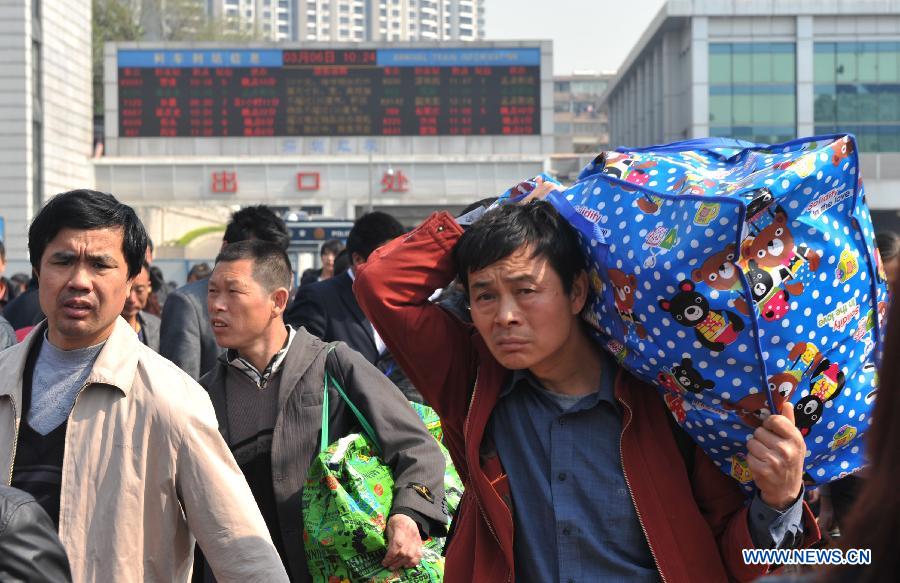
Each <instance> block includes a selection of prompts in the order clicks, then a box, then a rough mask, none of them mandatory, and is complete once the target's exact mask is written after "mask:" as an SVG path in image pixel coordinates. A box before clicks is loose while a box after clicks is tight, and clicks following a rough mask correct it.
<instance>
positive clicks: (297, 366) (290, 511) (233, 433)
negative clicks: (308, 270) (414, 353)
mask: <svg viewBox="0 0 900 583" xmlns="http://www.w3.org/2000/svg"><path fill="white" fill-rule="evenodd" d="M290 282H291V266H290V262H289V261H288V257H287V254H286V253H285V252H284V250H283V249H281V248H280V247H279V246H278V245H274V244H272V243H267V242H264V241H243V242H240V243H234V244H232V245H229V246H227V247H225V249H224V250H223V251H222V252H221V253H220V254H219V257H218V258H217V259H216V266H215V268H214V270H213V274H212V276H211V277H210V280H209V300H208V309H209V317H210V321H211V323H212V328H213V332H214V333H215V335H216V341H217V342H218V343H219V346H223V347H225V348H228V351H227V352H226V353H225V354H223V355H222V356H221V357H219V360H218V362H217V363H216V366H215V367H214V368H213V369H212V370H211V371H210V372H209V373H207V374H206V375H205V376H203V378H201V379H200V384H201V385H203V387H204V388H206V390H207V391H208V392H209V396H210V398H211V399H212V401H213V406H214V407H215V409H216V416H217V417H218V419H219V429H220V431H221V432H222V435H223V437H224V438H225V441H226V442H227V443H228V445H229V447H230V448H231V450H232V452H233V453H234V455H235V458H236V459H237V461H238V465H239V466H240V467H241V469H242V470H243V472H244V475H245V476H246V477H247V481H248V482H249V483H250V489H251V490H252V491H253V494H254V496H255V497H256V501H257V503H258V504H259V507H260V509H261V510H262V513H263V517H264V518H265V520H266V523H267V525H268V527H269V531H270V532H271V533H272V539H273V541H274V542H275V546H276V547H277V548H278V550H279V553H280V554H281V557H282V560H284V563H285V566H286V567H287V570H288V573H289V575H290V577H291V579H292V580H294V581H309V580H310V575H309V571H308V569H307V566H306V558H305V557H306V555H305V553H304V548H303V518H302V515H301V504H300V497H301V492H302V488H303V485H304V483H305V481H306V476H307V471H308V469H309V465H310V463H311V462H312V460H313V458H314V457H315V456H316V454H317V453H318V445H319V433H320V431H321V427H322V395H323V391H324V387H325V371H326V370H327V371H328V372H329V373H330V374H331V375H332V376H333V377H334V378H335V379H336V380H337V382H338V383H340V385H341V386H342V387H343V389H344V391H345V393H346V394H347V396H348V397H349V398H350V400H351V401H352V402H353V404H354V405H355V406H356V407H357V408H358V409H359V410H360V411H361V412H362V413H363V415H364V416H365V418H366V420H367V421H368V422H369V424H370V425H371V426H372V427H373V429H374V431H375V433H376V435H377V438H378V441H379V443H380V444H381V448H382V452H381V458H382V459H383V460H384V462H385V463H386V464H387V465H389V466H390V467H391V470H392V473H393V477H394V493H393V504H392V508H391V513H390V516H389V518H388V521H387V527H386V530H385V534H386V537H387V543H388V548H387V553H386V556H385V557H384V560H383V564H384V566H386V567H388V568H391V569H401V568H405V567H412V566H415V565H416V564H418V562H419V560H420V559H421V556H422V541H423V540H424V539H426V538H428V537H429V536H432V535H442V534H444V533H445V532H446V522H447V516H446V514H445V513H444V504H443V498H444V488H443V484H444V460H443V457H442V455H441V452H440V449H439V448H438V446H437V443H436V442H435V441H434V439H433V438H432V437H431V435H430V434H429V433H428V431H427V430H426V429H425V426H424V425H423V424H422V421H421V420H420V419H419V417H418V416H417V415H416V414H415V412H413V410H412V408H411V407H410V406H409V404H408V403H407V402H406V400H405V399H404V397H403V394H402V393H401V392H400V391H399V389H397V387H396V386H394V385H393V384H392V383H391V381H390V380H388V378H387V377H386V376H385V375H384V374H382V373H381V371H380V370H378V369H377V368H376V367H375V366H374V365H372V364H370V363H369V362H368V361H366V359H365V358H364V357H363V356H362V355H361V354H359V353H358V352H356V351H355V350H352V349H351V348H349V347H348V346H347V345H346V344H344V343H343V342H338V343H336V344H329V343H326V342H324V341H322V340H320V339H319V338H316V337H315V336H313V335H311V334H309V333H308V332H306V331H305V330H303V329H299V330H294V329H293V328H290V327H288V326H286V325H285V323H284V320H283V314H284V310H285V307H286V305H287V301H288V290H289V289H290ZM331 348H333V351H332V350H330V349H331ZM329 391H330V392H329V419H330V424H329V432H330V435H329V443H330V442H332V441H334V440H336V439H338V438H341V437H344V436H346V435H348V434H350V433H358V432H360V431H361V429H360V427H359V423H358V421H357V419H356V417H355V416H354V415H353V413H352V412H351V410H350V409H349V408H348V407H347V405H346V404H345V403H344V401H343V400H342V398H341V396H340V395H339V394H338V392H337V391H336V390H335V389H334V388H330V389H329ZM276 420H277V421H278V422H277V423H276Z"/></svg>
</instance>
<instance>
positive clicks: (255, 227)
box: [222, 204, 291, 251]
mask: <svg viewBox="0 0 900 583" xmlns="http://www.w3.org/2000/svg"><path fill="white" fill-rule="evenodd" d="M222 238H223V239H224V240H225V242H226V243H229V244H231V243H237V242H238V241H247V240H249V239H259V240H260V241H268V242H269V243H274V244H276V245H278V246H279V247H281V249H282V250H284V251H287V248H288V245H290V243H291V236H290V234H289V233H288V229H287V225H285V224H284V220H282V218H281V217H279V216H278V215H276V214H275V212H274V211H272V209H270V208H269V207H267V206H266V205H264V204H259V205H255V206H248V207H244V208H242V209H241V210H239V211H237V212H236V213H234V214H233V215H231V220H230V221H228V226H227V227H225V235H224V236H223V237H222Z"/></svg>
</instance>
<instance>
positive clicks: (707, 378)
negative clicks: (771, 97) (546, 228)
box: [549, 135, 887, 492]
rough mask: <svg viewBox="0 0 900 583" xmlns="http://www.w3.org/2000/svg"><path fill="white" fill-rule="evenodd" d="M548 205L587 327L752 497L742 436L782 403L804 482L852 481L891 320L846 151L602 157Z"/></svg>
mask: <svg viewBox="0 0 900 583" xmlns="http://www.w3.org/2000/svg"><path fill="white" fill-rule="evenodd" d="M549 200H550V201H551V202H552V203H553V204H554V205H555V206H556V207H557V208H558V209H559V210H560V211H561V212H562V214H563V215H565V216H566V218H567V219H568V220H569V221H570V222H571V223H572V224H573V225H574V226H575V227H576V228H577V229H578V231H579V233H580V234H581V240H582V244H583V246H584V250H585V253H586V255H587V257H588V259H589V277H590V282H591V288H592V291H593V294H594V295H593V297H592V299H591V304H590V305H589V306H588V307H587V308H586V310H585V317H586V318H587V320H588V321H589V322H590V323H591V325H592V326H593V327H594V329H595V330H596V331H597V333H598V335H599V337H600V338H601V341H602V342H603V343H604V345H605V346H606V348H607V349H608V350H609V351H610V352H612V353H613V354H614V355H616V357H617V358H618V360H619V361H620V362H621V363H622V365H623V366H625V367H626V368H628V369H629V370H630V371H632V372H633V373H634V374H636V375H637V376H638V377H640V378H642V379H644V380H646V381H649V382H651V383H653V384H655V385H656V386H657V387H658V388H659V390H660V392H661V394H662V396H663V398H664V399H665V402H666V404H667V406H668V408H669V410H670V411H671V413H672V415H673V416H674V417H675V419H676V420H677V421H678V423H679V424H680V425H681V426H682V427H683V428H684V429H685V430H686V431H687V432H688V434H690V435H691V437H692V438H693V439H694V440H695V441H696V442H697V443H698V444H699V445H700V446H701V447H702V448H703V449H704V450H705V451H706V453H707V454H708V455H709V456H710V457H711V458H712V460H713V461H714V462H715V463H716V465H717V466H718V467H719V468H720V469H721V470H722V471H723V472H725V473H726V474H729V475H731V476H732V477H734V478H735V479H736V480H738V481H739V482H741V483H742V484H743V485H744V486H745V489H746V490H747V491H748V492H751V491H752V479H753V476H751V475H750V471H749V469H748V467H747V463H746V460H745V455H746V441H747V439H749V437H750V435H751V434H752V432H753V430H754V429H755V428H756V427H759V425H760V424H761V422H762V420H763V419H765V418H766V416H768V415H769V414H770V413H771V412H772V411H774V410H781V408H782V407H784V406H789V407H793V408H794V411H795V415H796V423H797V427H798V428H799V429H800V432H801V433H802V434H803V436H804V438H805V440H806V446H807V449H808V454H807V458H806V461H805V468H804V469H805V472H806V474H805V479H806V482H807V484H809V485H812V484H822V483H826V482H829V481H831V480H834V479H836V478H838V477H841V476H843V475H845V474H848V473H851V472H853V471H855V470H857V469H859V468H860V467H861V466H862V465H863V463H864V460H863V444H862V439H861V438H862V435H863V433H864V432H865V430H866V428H867V427H868V425H869V422H870V415H871V409H872V401H873V398H874V395H875V387H876V373H875V348H876V344H877V338H878V337H879V330H880V329H881V327H882V326H883V318H884V316H885V313H886V308H887V303H886V302H887V288H886V285H885V277H884V270H883V269H882V266H881V261H880V258H879V256H878V253H877V250H876V248H875V244H874V236H875V233H874V229H873V227H872V221H871V217H870V214H869V211H868V209H867V207H866V204H865V195H864V191H863V185H862V181H861V179H860V177H859V160H858V156H857V148H856V142H855V141H854V138H853V137H852V136H845V135H841V136H828V137H819V138H809V139H801V140H796V141H792V142H789V143H786V144H782V145H777V146H759V145H754V144H750V143H748V142H740V141H736V140H722V139H708V140H693V141H688V142H680V143H676V144H671V145H666V146H655V147H651V148H646V149H639V150H624V149H621V150H619V151H616V152H607V153H605V154H603V155H601V156H598V157H597V159H596V160H595V161H594V162H593V163H591V164H589V165H588V166H587V167H586V168H585V169H584V170H583V171H582V172H581V175H580V176H579V178H578V181H577V182H576V183H575V184H574V185H573V186H572V187H570V188H568V189H567V190H565V191H564V192H562V193H559V192H554V193H551V195H550V197H549Z"/></svg>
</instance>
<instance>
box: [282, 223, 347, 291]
mask: <svg viewBox="0 0 900 583" xmlns="http://www.w3.org/2000/svg"><path fill="white" fill-rule="evenodd" d="M286 224H287V228H288V232H289V233H290V236H291V244H290V247H288V256H289V257H290V258H291V266H292V267H293V269H294V285H295V286H296V285H299V284H300V274H302V273H303V271H304V270H306V269H310V268H319V267H321V264H322V262H321V259H320V257H319V249H320V248H321V246H322V243H324V242H325V241H328V240H329V239H338V240H340V241H341V242H342V243H344V244H345V245H346V244H347V237H348V236H350V229H352V228H353V221H345V220H341V219H316V220H307V221H287V222H286Z"/></svg>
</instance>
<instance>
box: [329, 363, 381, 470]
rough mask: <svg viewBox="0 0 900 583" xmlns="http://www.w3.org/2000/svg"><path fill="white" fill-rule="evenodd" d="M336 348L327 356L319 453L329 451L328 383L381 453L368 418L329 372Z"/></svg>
mask: <svg viewBox="0 0 900 583" xmlns="http://www.w3.org/2000/svg"><path fill="white" fill-rule="evenodd" d="M334 348H335V347H334V346H332V347H331V348H329V349H328V354H326V355H325V389H324V395H323V397H322V431H321V433H320V434H319V453H322V452H324V451H325V450H326V449H328V383H329V381H330V382H331V384H333V385H334V388H335V389H337V392H338V394H339V395H340V396H341V398H342V399H343V400H344V403H346V404H347V406H348V407H350V410H351V411H353V415H355V416H356V420H357V421H359V424H360V426H362V428H363V431H364V432H365V434H366V437H368V438H369V440H371V442H372V443H373V444H374V445H375V447H376V449H378V451H379V452H380V451H381V444H380V443H379V442H378V437H376V435H375V430H374V429H372V425H371V424H369V421H368V420H367V419H366V416H365V415H363V414H362V411H360V410H359V409H357V408H356V405H354V404H353V401H351V400H350V397H348V396H347V393H345V392H344V389H343V388H341V384H340V383H339V382H337V380H336V379H335V378H334V377H332V376H331V374H330V373H329V372H328V357H329V356H330V355H331V353H332V352H334Z"/></svg>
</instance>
